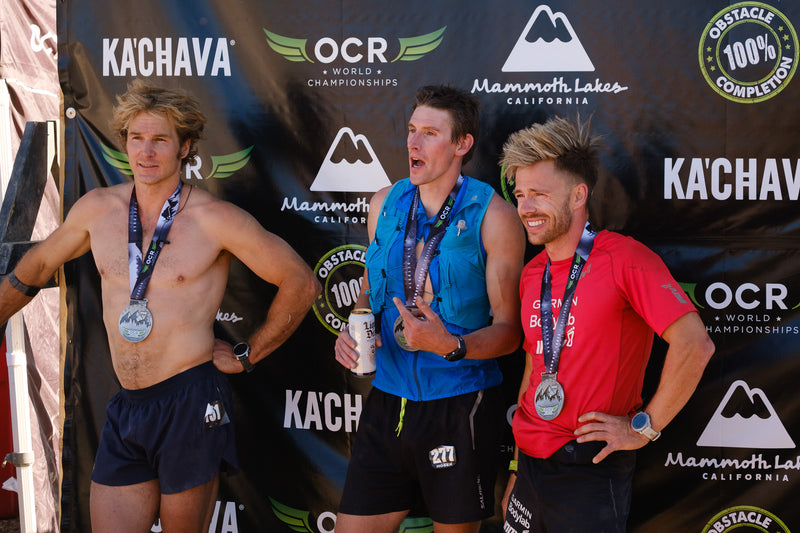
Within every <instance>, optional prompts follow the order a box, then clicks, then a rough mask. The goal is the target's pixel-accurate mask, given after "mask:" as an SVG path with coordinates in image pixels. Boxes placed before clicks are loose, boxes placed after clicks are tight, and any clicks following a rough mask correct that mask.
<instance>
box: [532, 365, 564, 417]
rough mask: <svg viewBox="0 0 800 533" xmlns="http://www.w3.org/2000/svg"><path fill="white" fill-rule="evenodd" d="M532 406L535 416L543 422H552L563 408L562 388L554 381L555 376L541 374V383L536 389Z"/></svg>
mask: <svg viewBox="0 0 800 533" xmlns="http://www.w3.org/2000/svg"><path fill="white" fill-rule="evenodd" d="M533 404H534V405H535V406H536V414H538V415H539V417H540V418H542V419H543V420H553V419H554V418H555V417H557V416H558V415H559V413H561V409H563V407H564V387H562V386H561V383H559V382H558V381H557V380H556V374H548V373H544V374H542V382H541V383H539V386H538V387H536V396H535V397H534V400H533Z"/></svg>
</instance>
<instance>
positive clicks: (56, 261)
mask: <svg viewBox="0 0 800 533" xmlns="http://www.w3.org/2000/svg"><path fill="white" fill-rule="evenodd" d="M98 196H99V194H98V193H96V192H95V191H92V192H90V193H88V194H87V195H86V196H84V197H83V198H81V199H80V200H79V201H78V202H77V203H76V204H75V205H74V206H73V208H72V210H71V211H70V213H69V215H68V216H67V219H66V220H65V221H64V223H63V224H62V225H61V226H59V227H58V228H56V230H55V231H54V232H53V233H51V234H50V236H49V237H47V239H45V240H44V241H42V242H40V243H39V244H37V245H36V246H34V247H33V248H31V249H30V250H28V252H27V253H26V254H25V255H24V256H22V258H21V259H20V260H19V263H17V265H16V267H15V268H14V273H15V275H16V277H17V279H18V280H20V281H21V282H22V283H24V284H26V285H29V286H31V287H41V286H43V285H44V284H45V283H47V281H48V280H49V279H50V278H52V277H53V275H54V274H55V273H56V271H57V270H58V268H59V267H60V266H61V265H63V264H64V263H66V262H67V261H69V260H71V259H75V258H76V257H80V256H81V255H83V254H85V253H86V252H88V251H89V248H90V239H89V223H90V222H91V220H92V219H93V217H94V216H95V215H96V213H97V212H98V211H97V209H98V207H99V205H98V202H97V197H98ZM31 299H32V297H29V296H25V295H24V294H23V293H22V292H20V291H19V290H17V289H15V288H14V287H12V286H11V284H10V283H9V281H8V279H3V281H2V283H0V324H5V323H6V322H7V321H8V319H9V318H11V316H12V315H14V313H16V312H17V311H19V310H20V309H22V308H23V307H25V305H27V304H28V302H30V301H31Z"/></svg>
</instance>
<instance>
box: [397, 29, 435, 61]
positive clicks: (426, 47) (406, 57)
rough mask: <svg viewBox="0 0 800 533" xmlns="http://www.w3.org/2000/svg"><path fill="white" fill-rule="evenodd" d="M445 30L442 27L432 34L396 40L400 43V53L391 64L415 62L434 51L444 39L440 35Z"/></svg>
mask: <svg viewBox="0 0 800 533" xmlns="http://www.w3.org/2000/svg"><path fill="white" fill-rule="evenodd" d="M446 29H447V26H442V27H441V28H439V29H438V30H436V31H434V32H431V33H426V34H425V35H420V36H418V37H400V38H399V39H398V40H399V41H400V53H399V54H397V57H395V58H394V59H392V63H394V62H395V61H416V60H417V59H420V58H422V57H423V56H424V55H425V54H427V53H428V52H431V51H433V50H435V49H436V47H437V46H439V45H440V44H441V43H442V40H443V39H444V37H442V34H444V30H446Z"/></svg>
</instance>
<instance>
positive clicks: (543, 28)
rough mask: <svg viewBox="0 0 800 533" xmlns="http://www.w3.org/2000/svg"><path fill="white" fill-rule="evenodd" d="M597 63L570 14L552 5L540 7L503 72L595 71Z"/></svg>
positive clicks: (518, 41)
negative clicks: (576, 29)
mask: <svg viewBox="0 0 800 533" xmlns="http://www.w3.org/2000/svg"><path fill="white" fill-rule="evenodd" d="M593 71H594V65H593V64H592V61H591V59H589V56H588V55H587V54H586V50H584V48H583V45H582V44H581V41H580V39H578V35H577V34H576V33H575V30H574V29H573V28H572V24H570V22H569V20H568V19H567V17H566V15H564V13H561V12H556V13H553V11H552V10H551V9H550V7H549V6H546V5H541V6H539V7H537V8H536V10H535V11H534V12H533V15H531V18H530V19H529V20H528V24H527V25H526V26H525V29H524V30H522V34H521V35H520V36H519V39H517V43H516V44H515V45H514V49H513V50H511V53H510V54H509V56H508V59H506V62H505V64H504V65H503V72H593Z"/></svg>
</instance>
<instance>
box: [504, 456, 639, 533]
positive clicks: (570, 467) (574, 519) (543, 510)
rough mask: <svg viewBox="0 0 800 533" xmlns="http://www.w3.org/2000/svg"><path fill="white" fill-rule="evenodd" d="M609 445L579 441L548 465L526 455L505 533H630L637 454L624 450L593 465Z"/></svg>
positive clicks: (512, 495) (509, 508) (511, 503)
mask: <svg viewBox="0 0 800 533" xmlns="http://www.w3.org/2000/svg"><path fill="white" fill-rule="evenodd" d="M605 445H606V443H605V442H599V441H591V442H584V443H578V442H576V441H574V440H573V441H570V442H568V443H567V444H565V445H564V446H562V447H561V448H559V449H558V450H557V451H556V452H555V453H554V454H553V455H552V456H550V457H549V458H547V459H537V458H535V457H530V456H528V455H525V454H524V453H522V451H521V450H520V452H519V464H518V471H517V481H516V483H515V484H514V489H513V490H512V492H511V495H510V496H509V498H508V507H507V508H506V522H505V524H504V525H503V531H504V532H507V533H523V532H525V531H537V532H542V533H547V532H550V533H560V532H563V531H569V532H570V533H624V532H625V528H626V523H627V521H628V514H629V513H630V507H631V490H632V488H631V487H632V482H633V472H634V469H635V467H636V452H634V451H629V450H618V451H615V452H614V453H612V454H611V455H609V456H608V457H606V458H605V459H603V460H602V461H601V462H600V463H598V464H593V463H592V458H593V457H594V456H595V455H597V454H598V453H599V452H600V450H601V449H602V448H604V447H605Z"/></svg>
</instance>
